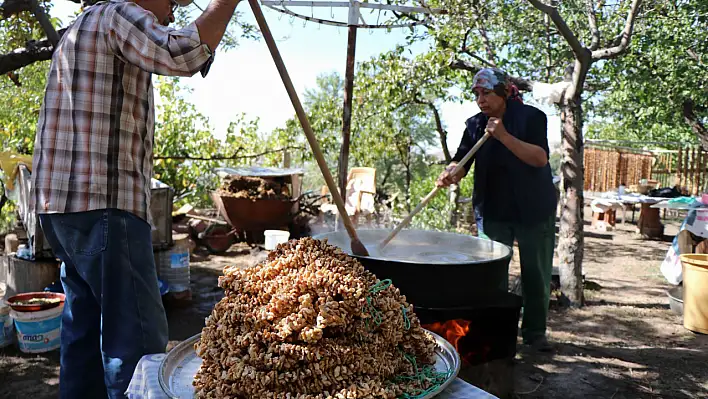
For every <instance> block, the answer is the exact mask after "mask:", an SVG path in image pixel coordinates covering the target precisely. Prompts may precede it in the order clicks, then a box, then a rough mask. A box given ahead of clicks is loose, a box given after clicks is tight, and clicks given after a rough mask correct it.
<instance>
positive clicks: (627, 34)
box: [529, 0, 642, 60]
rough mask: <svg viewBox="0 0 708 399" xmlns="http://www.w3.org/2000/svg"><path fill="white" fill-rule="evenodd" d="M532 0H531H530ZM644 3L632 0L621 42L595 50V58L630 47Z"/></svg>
mask: <svg viewBox="0 0 708 399" xmlns="http://www.w3.org/2000/svg"><path fill="white" fill-rule="evenodd" d="M529 1H531V0H529ZM641 5H642V0H632V6H631V7H630V9H629V14H628V15H627V21H626V22H625V24H624V29H623V30H622V33H621V34H620V36H619V37H620V38H621V39H620V40H619V43H618V44H617V45H615V46H613V47H610V48H605V49H601V50H595V51H593V52H592V59H593V60H603V59H608V58H613V57H616V56H618V55H620V54H622V53H624V52H625V51H627V47H629V43H630V41H631V40H632V31H633V29H634V21H635V18H636V17H637V13H638V12H639V8H640V7H641Z"/></svg>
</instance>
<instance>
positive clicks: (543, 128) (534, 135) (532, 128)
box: [524, 110, 550, 156]
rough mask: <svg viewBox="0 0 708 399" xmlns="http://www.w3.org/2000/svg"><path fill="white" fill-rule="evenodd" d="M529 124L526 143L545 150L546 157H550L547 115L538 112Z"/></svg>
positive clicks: (533, 115)
mask: <svg viewBox="0 0 708 399" xmlns="http://www.w3.org/2000/svg"><path fill="white" fill-rule="evenodd" d="M529 122H530V123H528V124H527V125H526V126H527V129H529V132H528V134H527V135H526V140H524V141H526V142H527V143H529V144H535V145H537V146H539V147H541V148H543V151H546V156H548V154H550V150H549V149H548V118H547V117H546V114H545V113H544V112H543V111H540V110H538V111H536V112H534V113H533V114H532V116H531V120H530V121H529Z"/></svg>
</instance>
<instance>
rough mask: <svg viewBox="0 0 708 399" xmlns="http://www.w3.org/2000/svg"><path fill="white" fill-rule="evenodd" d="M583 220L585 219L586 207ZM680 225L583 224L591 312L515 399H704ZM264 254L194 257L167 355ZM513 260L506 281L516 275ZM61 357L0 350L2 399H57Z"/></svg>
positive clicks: (532, 370) (533, 367) (518, 370)
mask: <svg viewBox="0 0 708 399" xmlns="http://www.w3.org/2000/svg"><path fill="white" fill-rule="evenodd" d="M586 215H587V216H586V217H588V216H589V215H590V212H589V210H586ZM677 227H678V223H677V222H667V227H666V232H665V233H666V237H665V238H664V240H654V241H653V240H644V239H640V238H639V237H638V236H637V235H635V234H634V233H633V231H634V229H635V227H634V225H632V224H630V223H628V224H627V225H625V226H623V225H621V224H620V223H618V225H617V230H616V231H613V232H610V233H597V232H594V231H593V230H592V229H591V228H590V226H586V234H585V236H586V238H585V258H584V259H585V260H584V266H583V272H584V274H585V277H586V290H585V296H586V300H587V306H585V307H583V308H581V309H561V308H560V307H559V306H558V305H557V304H556V303H555V302H554V303H552V304H551V312H550V314H549V338H550V339H551V341H552V342H554V343H555V345H556V349H555V351H554V352H553V353H549V354H539V353H532V352H530V351H529V350H528V349H527V348H525V347H524V346H522V345H519V347H518V355H517V358H516V365H515V390H516V397H519V398H550V399H555V398H607V399H620V398H698V397H706V398H708V366H707V365H708V337H707V336H703V335H697V334H694V333H692V332H690V331H688V330H686V329H684V328H683V324H682V319H681V317H680V316H677V315H675V314H674V313H672V312H671V311H670V310H669V306H668V298H667V295H666V290H667V289H668V288H669V287H670V286H669V284H668V283H666V281H665V280H664V278H663V276H662V275H661V273H660V271H659V265H660V263H661V261H662V260H663V258H664V256H665V254H666V250H667V249H668V246H669V244H670V240H671V238H672V237H673V234H676V232H677V231H678V228H677ZM264 256H265V254H264V252H262V251H254V250H252V249H251V248H249V247H248V246H246V245H236V246H234V247H232V249H231V250H230V251H229V253H227V254H226V255H225V256H218V257H217V256H204V254H203V253H200V252H197V253H196V254H195V256H194V257H193V259H192V263H191V275H192V292H193V301H192V303H191V304H190V305H188V306H183V307H177V306H173V305H170V304H168V307H167V313H168V320H169V324H170V348H171V347H172V346H174V345H175V344H177V343H178V342H180V341H182V340H184V339H186V338H188V337H191V336H193V335H194V334H197V333H199V332H200V331H201V328H202V326H203V323H204V318H205V317H206V316H207V315H208V314H209V312H210V311H211V309H212V307H213V305H214V304H215V303H216V302H217V301H218V300H219V299H220V298H221V297H222V292H221V290H220V289H219V288H218V287H217V285H216V281H217V278H218V276H219V274H220V273H221V270H222V269H223V267H224V266H228V265H239V266H244V267H246V266H249V265H252V264H255V263H256V262H258V261H260V260H262V259H263V258H264ZM518 272H519V269H518V257H515V259H514V261H513V262H512V268H511V274H512V278H513V276H515V275H518ZM58 364H59V363H58V353H56V352H54V353H50V354H43V355H25V354H21V353H19V352H18V351H17V350H16V349H14V348H6V349H4V350H3V349H0V398H21V397H32V398H33V399H40V398H54V397H56V396H57V390H58V370H59V368H58Z"/></svg>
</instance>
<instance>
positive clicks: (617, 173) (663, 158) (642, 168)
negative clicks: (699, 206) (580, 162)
mask: <svg viewBox="0 0 708 399" xmlns="http://www.w3.org/2000/svg"><path fill="white" fill-rule="evenodd" d="M584 167H585V190H586V191H594V192H604V191H611V190H616V189H617V187H619V185H620V184H624V185H625V186H627V187H629V186H631V185H635V184H639V181H640V180H641V179H647V180H653V181H655V182H656V183H657V185H658V187H674V186H677V185H678V186H679V187H680V188H681V191H682V192H683V193H684V194H685V195H698V194H700V193H701V192H703V191H704V190H705V189H706V186H708V152H706V151H704V150H703V149H701V148H700V147H683V148H679V149H677V150H646V151H645V150H637V149H632V148H626V147H615V148H608V147H596V146H593V145H589V146H588V147H586V149H585V158H584Z"/></svg>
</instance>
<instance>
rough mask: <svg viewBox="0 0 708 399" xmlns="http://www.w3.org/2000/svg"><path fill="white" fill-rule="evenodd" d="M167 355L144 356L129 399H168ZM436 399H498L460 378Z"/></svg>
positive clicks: (131, 383)
mask: <svg viewBox="0 0 708 399" xmlns="http://www.w3.org/2000/svg"><path fill="white" fill-rule="evenodd" d="M165 356H166V355H165V354H155V355H147V356H143V358H142V359H140V362H139V363H138V366H137V367H136V368H135V373H134V374H133V379H132V380H131V381H130V386H129V387H128V391H127V392H126V395H127V396H128V398H129V399H168V397H167V395H165V394H164V393H163V392H162V389H161V388H160V383H159V382H158V379H157V375H158V370H159V366H160V362H161V361H162V359H164V358H165ZM436 399H498V398H497V397H496V396H494V395H491V394H489V393H487V392H485V391H483V390H481V389H479V388H477V387H475V386H473V385H470V384H468V383H466V382H464V381H462V380H461V379H459V378H456V379H455V381H454V382H453V383H452V384H450V385H449V386H448V387H447V388H446V389H445V391H444V392H443V393H441V394H440V395H438V396H437V397H436Z"/></svg>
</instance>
